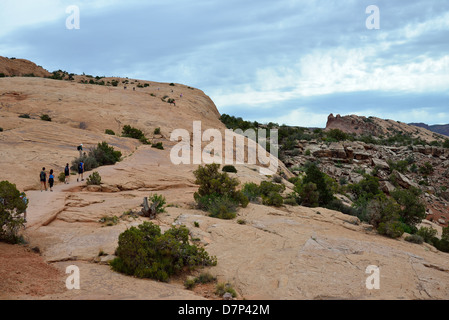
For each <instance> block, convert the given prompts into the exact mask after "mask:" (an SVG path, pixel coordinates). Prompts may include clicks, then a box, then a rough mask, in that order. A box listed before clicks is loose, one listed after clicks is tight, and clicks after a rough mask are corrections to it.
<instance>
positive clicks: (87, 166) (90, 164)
mask: <svg viewBox="0 0 449 320" xmlns="http://www.w3.org/2000/svg"><path fill="white" fill-rule="evenodd" d="M81 161H83V163H84V172H87V171H91V170H93V169H96V168H98V167H99V166H100V165H99V164H98V162H97V160H96V159H95V158H94V157H93V156H85V157H84V156H83V157H80V158H76V159H75V160H73V161H72V165H71V167H70V170H71V171H72V173H75V174H76V172H78V165H79V163H80V162H81Z"/></svg>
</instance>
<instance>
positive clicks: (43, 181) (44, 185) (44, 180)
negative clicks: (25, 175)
mask: <svg viewBox="0 0 449 320" xmlns="http://www.w3.org/2000/svg"><path fill="white" fill-rule="evenodd" d="M40 180H41V192H42V191H43V189H45V191H47V173H46V172H45V168H42V171H41V174H40Z"/></svg>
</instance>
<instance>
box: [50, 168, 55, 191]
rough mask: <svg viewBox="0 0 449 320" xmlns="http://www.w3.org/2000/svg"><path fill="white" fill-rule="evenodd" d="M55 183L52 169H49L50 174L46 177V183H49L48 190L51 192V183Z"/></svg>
mask: <svg viewBox="0 0 449 320" xmlns="http://www.w3.org/2000/svg"><path fill="white" fill-rule="evenodd" d="M54 183H55V175H54V174H53V169H51V170H50V175H49V177H48V184H49V185H50V191H51V192H53V184H54Z"/></svg>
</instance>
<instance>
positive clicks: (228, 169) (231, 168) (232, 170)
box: [222, 165, 237, 173]
mask: <svg viewBox="0 0 449 320" xmlns="http://www.w3.org/2000/svg"><path fill="white" fill-rule="evenodd" d="M222 171H223V172H228V173H237V169H236V168H235V167H234V166H232V165H228V166H224V167H223V169H222Z"/></svg>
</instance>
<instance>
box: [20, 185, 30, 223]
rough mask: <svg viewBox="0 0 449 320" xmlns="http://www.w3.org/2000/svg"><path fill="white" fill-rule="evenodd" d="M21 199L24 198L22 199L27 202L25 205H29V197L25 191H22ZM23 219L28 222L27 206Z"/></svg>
mask: <svg viewBox="0 0 449 320" xmlns="http://www.w3.org/2000/svg"><path fill="white" fill-rule="evenodd" d="M20 199H22V201H23V203H24V204H25V206H28V199H27V197H26V194H25V193H24V192H22V193H21V194H20ZM23 221H24V222H25V223H26V222H27V209H26V208H25V211H24V212H23Z"/></svg>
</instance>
